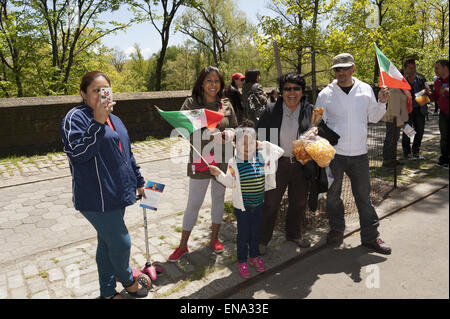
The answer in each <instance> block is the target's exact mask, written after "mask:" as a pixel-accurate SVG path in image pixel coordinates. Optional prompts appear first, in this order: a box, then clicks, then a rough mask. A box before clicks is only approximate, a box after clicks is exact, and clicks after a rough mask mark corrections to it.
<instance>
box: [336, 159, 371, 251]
mask: <svg viewBox="0 0 450 319" xmlns="http://www.w3.org/2000/svg"><path fill="white" fill-rule="evenodd" d="M330 169H331V172H332V174H333V177H334V182H333V184H331V187H330V188H329V189H328V193H327V215H328V221H329V224H330V228H331V229H332V230H337V231H339V232H342V233H343V232H344V230H345V218H344V213H345V212H344V204H343V202H342V199H341V192H342V181H343V178H344V172H345V173H346V174H347V176H348V177H349V178H350V182H351V185H352V193H353V197H354V198H355V202H356V207H357V208H358V214H359V224H360V226H361V242H362V243H369V242H372V241H374V240H375V239H377V237H378V236H379V233H378V230H377V228H378V225H379V219H378V216H377V213H376V212H375V208H373V206H372V203H371V202H370V177H369V159H368V157H367V154H363V155H358V156H343V155H339V154H336V155H335V157H334V159H333V160H332V161H331V163H330Z"/></svg>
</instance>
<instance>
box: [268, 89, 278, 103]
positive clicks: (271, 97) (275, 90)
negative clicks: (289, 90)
mask: <svg viewBox="0 0 450 319" xmlns="http://www.w3.org/2000/svg"><path fill="white" fill-rule="evenodd" d="M274 93H278V95H280V92H279V91H278V89H273V90H272V91H270V94H269V98H270V102H276V99H275V98H274V96H273V94H274Z"/></svg>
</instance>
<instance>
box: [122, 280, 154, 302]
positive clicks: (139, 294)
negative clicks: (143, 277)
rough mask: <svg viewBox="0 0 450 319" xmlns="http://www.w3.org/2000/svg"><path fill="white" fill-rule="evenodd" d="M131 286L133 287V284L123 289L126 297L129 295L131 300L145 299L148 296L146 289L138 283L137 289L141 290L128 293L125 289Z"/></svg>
mask: <svg viewBox="0 0 450 319" xmlns="http://www.w3.org/2000/svg"><path fill="white" fill-rule="evenodd" d="M133 285H134V282H133V283H132V284H131V285H129V286H126V287H124V288H125V290H126V292H127V294H128V295H130V296H131V297H133V298H145V297H147V296H148V290H147V288H145V287H143V286H141V284H139V283H138V287H139V286H141V288H139V289H138V290H136V291H134V292H131V291H128V289H127V288H129V287H131V286H133Z"/></svg>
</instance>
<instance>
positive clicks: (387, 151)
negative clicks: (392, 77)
mask: <svg viewBox="0 0 450 319" xmlns="http://www.w3.org/2000/svg"><path fill="white" fill-rule="evenodd" d="M406 93H408V92H407V91H406ZM394 118H395V123H394ZM408 118H409V117H408V96H407V95H406V94H405V93H404V92H403V91H402V90H401V89H390V98H389V101H388V103H387V111H386V113H385V114H384V116H383V119H382V120H383V121H384V122H385V124H386V137H385V139H384V144H383V164H382V165H383V167H393V166H394V164H395V162H394V157H395V153H396V152H397V142H398V140H399V138H400V128H402V127H403V126H404V123H405V122H408ZM394 135H395V136H396V140H395V141H394ZM397 165H403V163H401V162H398V161H397Z"/></svg>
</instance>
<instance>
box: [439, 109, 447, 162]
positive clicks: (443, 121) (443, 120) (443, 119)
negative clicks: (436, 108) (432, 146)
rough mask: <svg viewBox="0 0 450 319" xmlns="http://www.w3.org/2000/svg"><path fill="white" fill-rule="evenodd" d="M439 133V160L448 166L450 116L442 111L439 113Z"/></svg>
mask: <svg viewBox="0 0 450 319" xmlns="http://www.w3.org/2000/svg"><path fill="white" fill-rule="evenodd" d="M439 131H440V133H441V157H440V158H439V160H440V161H441V162H444V163H447V164H448V162H449V154H448V114H445V113H444V112H442V111H440V112H439Z"/></svg>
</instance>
